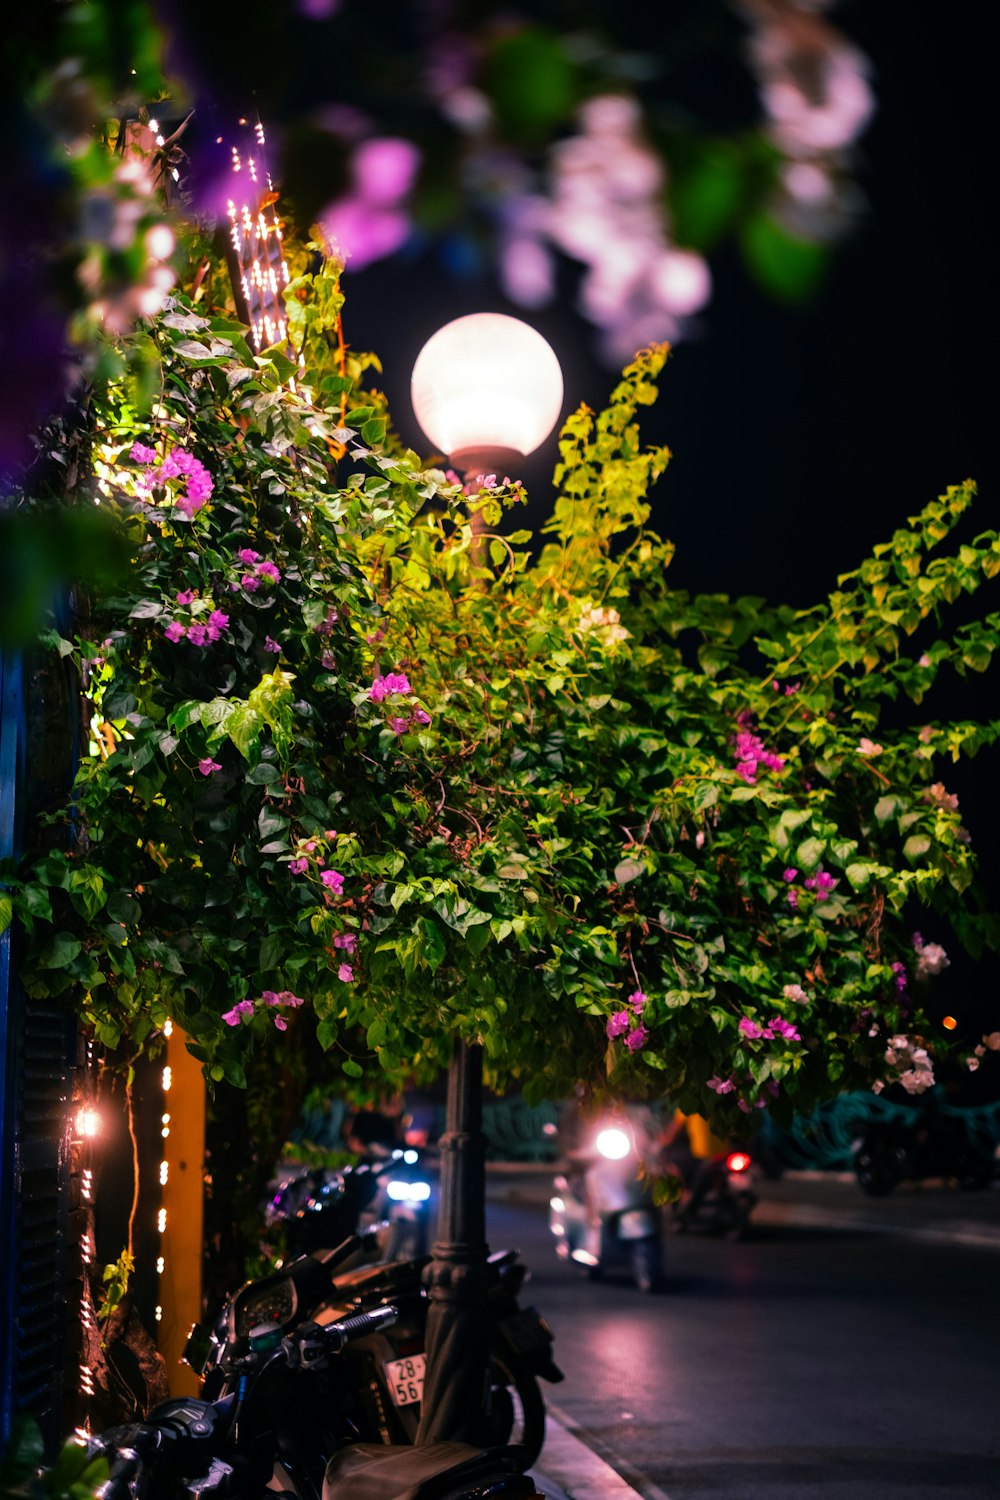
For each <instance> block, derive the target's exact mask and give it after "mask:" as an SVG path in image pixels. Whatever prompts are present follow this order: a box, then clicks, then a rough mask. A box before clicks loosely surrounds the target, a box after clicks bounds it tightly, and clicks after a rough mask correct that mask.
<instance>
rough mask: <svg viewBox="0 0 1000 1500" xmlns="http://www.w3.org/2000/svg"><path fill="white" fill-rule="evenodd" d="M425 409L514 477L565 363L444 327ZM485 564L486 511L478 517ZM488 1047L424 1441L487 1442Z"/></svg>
mask: <svg viewBox="0 0 1000 1500" xmlns="http://www.w3.org/2000/svg"><path fill="white" fill-rule="evenodd" d="M411 391H412V399H413V411H414V414H415V416H416V418H417V421H418V422H419V423H420V426H421V427H422V428H423V431H424V432H425V434H426V435H427V437H428V438H429V439H430V441H431V442H432V443H434V444H435V446H436V447H438V448H439V449H440V450H441V452H442V453H445V454H447V456H448V458H449V460H450V462H451V463H452V465H453V466H454V467H455V468H456V469H457V470H458V471H459V472H460V473H462V474H463V475H468V476H475V475H477V474H496V475H498V476H500V477H503V476H504V475H507V474H510V475H513V476H514V477H517V474H518V470H519V468H520V466H521V461H522V460H523V459H524V458H525V457H526V456H527V454H529V453H532V452H534V450H535V449H536V448H537V447H538V446H539V444H540V443H542V442H544V440H545V439H546V438H547V437H548V435H549V433H550V432H551V431H552V428H553V427H554V426H555V424H556V422H557V421H558V419H559V415H560V412H561V410H562V399H563V378H562V370H561V369H560V368H559V361H558V360H557V359H556V356H555V354H554V353H553V351H552V349H551V347H550V346H549V344H547V343H546V341H545V339H543V338H542V336H541V334H540V333H537V332H536V331H535V329H533V328H530V327H529V326H528V324H527V323H522V322H520V320H519V319H517V318H508V317H505V316H504V315H503V314H501V313H473V314H472V315H471V316H470V317H466V318H456V319H455V320H454V322H452V323H447V324H446V325H445V327H444V328H441V329H439V330H438V332H437V333H435V334H434V335H433V337H432V338H430V339H428V341H427V343H426V344H425V345H424V347H423V348H422V349H421V351H420V353H419V355H418V356H417V361H416V364H415V365H414V367H413V378H412V384H411ZM470 528H471V531H472V536H473V542H472V558H473V561H476V560H477V547H478V545H479V543H478V542H477V540H476V539H477V536H478V534H479V532H480V530H481V518H480V514H479V512H478V511H476V512H474V514H473V515H472V516H471V518H470ZM482 1093H483V1049H482V1046H481V1045H479V1044H474V1043H466V1042H463V1041H461V1040H459V1039H456V1040H455V1043H454V1046H453V1049H452V1058H451V1064H450V1066H449V1069H448V1107H447V1119H446V1122H445V1131H444V1134H443V1135H442V1137H441V1142H440V1146H441V1184H440V1198H439V1215H438V1225H437V1234H436V1236H435V1240H434V1244H433V1247H432V1250H431V1263H430V1265H429V1266H428V1267H427V1271H426V1272H425V1277H426V1282H427V1288H428V1313H427V1335H426V1350H427V1380H426V1384H425V1386H424V1396H423V1405H422V1409H421V1415H420V1426H419V1429H418V1432H417V1443H418V1445H419V1444H422V1443H430V1442H437V1441H440V1440H442V1439H447V1440H449V1441H464V1442H477V1441H479V1438H480V1436H481V1426H482V1391H483V1385H484V1381H485V1378H486V1369H487V1359H488V1347H487V1336H486V1328H487V1319H486V1285H487V1279H486V1278H487V1273H486V1255H487V1247H486V1168H485V1141H484V1138H483V1133H482Z"/></svg>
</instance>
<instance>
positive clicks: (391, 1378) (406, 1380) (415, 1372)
mask: <svg viewBox="0 0 1000 1500" xmlns="http://www.w3.org/2000/svg"><path fill="white" fill-rule="evenodd" d="M426 1367H427V1356H426V1355H424V1354H412V1355H411V1356H410V1358H409V1359H388V1360H386V1362H385V1364H384V1365H383V1366H382V1368H383V1370H384V1371H385V1378H386V1380H387V1381H388V1384H389V1392H390V1394H391V1396H392V1399H393V1401H394V1403H395V1404H396V1406H414V1405H416V1403H417V1402H418V1401H422V1400H423V1399H424V1370H425V1369H426Z"/></svg>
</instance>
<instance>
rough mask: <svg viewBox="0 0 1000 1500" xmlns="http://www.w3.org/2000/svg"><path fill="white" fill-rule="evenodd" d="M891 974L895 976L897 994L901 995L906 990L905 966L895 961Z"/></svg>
mask: <svg viewBox="0 0 1000 1500" xmlns="http://www.w3.org/2000/svg"><path fill="white" fill-rule="evenodd" d="M892 972H893V974H894V975H895V985H896V988H897V990H898V991H899V993H900V994H902V993H903V991H904V990H905V989H906V965H905V964H901V963H900V962H899V961H898V960H897V961H896V963H894V964H893V966H892Z"/></svg>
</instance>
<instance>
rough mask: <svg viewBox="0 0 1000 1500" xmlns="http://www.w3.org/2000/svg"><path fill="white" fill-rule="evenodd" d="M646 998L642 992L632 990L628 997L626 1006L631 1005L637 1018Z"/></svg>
mask: <svg viewBox="0 0 1000 1500" xmlns="http://www.w3.org/2000/svg"><path fill="white" fill-rule="evenodd" d="M646 998H647V997H646V996H645V995H644V994H643V992H642V990H633V991H632V993H631V995H629V997H628V1004H629V1005H631V1007H632V1009H633V1010H634V1011H635V1013H636V1015H637V1016H640V1015H642V1008H643V1006H644V1005H645V1003H646Z"/></svg>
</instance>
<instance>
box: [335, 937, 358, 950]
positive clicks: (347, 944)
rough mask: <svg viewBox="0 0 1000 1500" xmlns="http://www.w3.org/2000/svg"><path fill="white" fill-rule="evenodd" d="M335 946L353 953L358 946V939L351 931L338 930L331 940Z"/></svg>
mask: <svg viewBox="0 0 1000 1500" xmlns="http://www.w3.org/2000/svg"><path fill="white" fill-rule="evenodd" d="M333 946H334V947H335V948H343V950H344V952H345V953H353V952H354V950H355V948H356V947H357V946H358V939H357V936H356V934H355V933H353V932H338V933H337V936H336V937H335V938H334V940H333Z"/></svg>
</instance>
